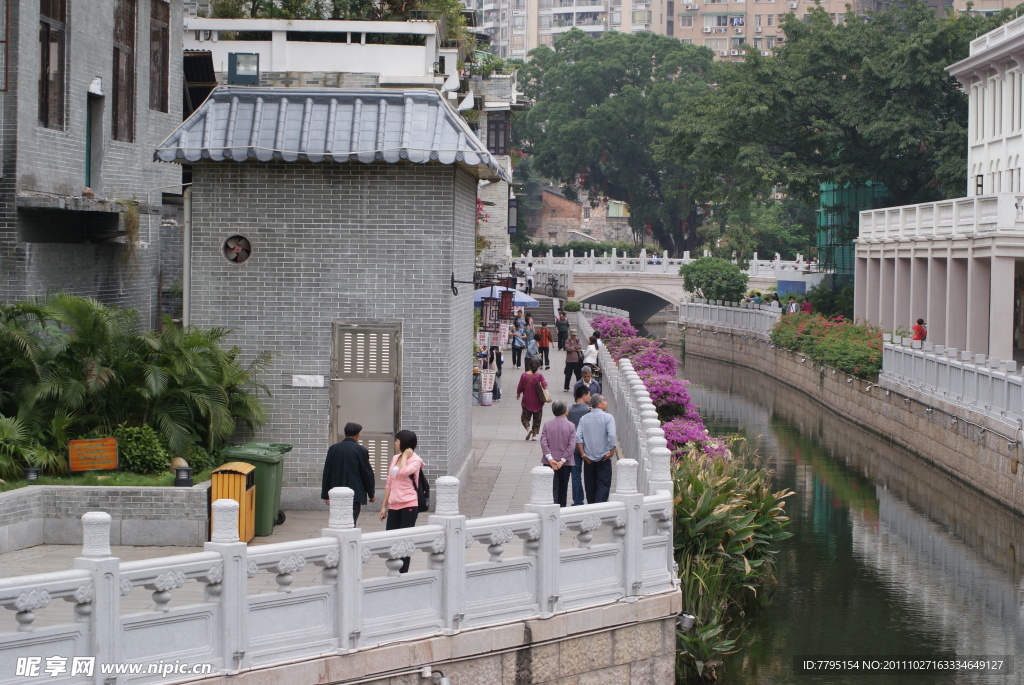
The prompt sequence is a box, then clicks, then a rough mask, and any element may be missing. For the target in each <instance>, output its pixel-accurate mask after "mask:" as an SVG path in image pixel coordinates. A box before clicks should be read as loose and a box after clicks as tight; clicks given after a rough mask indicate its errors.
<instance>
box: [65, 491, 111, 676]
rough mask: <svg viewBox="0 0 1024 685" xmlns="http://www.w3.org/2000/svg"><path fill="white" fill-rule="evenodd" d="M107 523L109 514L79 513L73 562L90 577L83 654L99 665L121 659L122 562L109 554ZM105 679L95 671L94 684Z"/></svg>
mask: <svg viewBox="0 0 1024 685" xmlns="http://www.w3.org/2000/svg"><path fill="white" fill-rule="evenodd" d="M110 521H111V519H110V514H108V513H106V512H103V511H90V512H88V513H86V514H82V556H80V557H78V558H76V559H75V560H74V567H75V568H77V569H82V570H85V571H89V573H91V574H92V598H91V602H88V603H91V604H92V611H91V612H90V613H87V614H84V618H85V620H87V621H88V623H89V632H88V636H89V644H88V645H87V646H86V649H85V650H83V652H84V653H86V654H89V655H90V656H95V657H96V660H97V661H98V662H99V663H101V664H111V663H116V662H119V661H120V660H121V659H120V656H121V579H120V566H121V561H120V560H119V559H118V558H117V557H114V556H112V555H111V553H110ZM84 598H85V597H83V599H84ZM82 604H87V602H83V603H82ZM77 613H78V612H76V614H77ZM79 616H82V614H79ZM106 678H107V676H106V675H104V674H102V673H101V672H100V669H98V668H97V669H95V673H94V675H93V682H94V683H96V685H103V683H104V682H105V681H106Z"/></svg>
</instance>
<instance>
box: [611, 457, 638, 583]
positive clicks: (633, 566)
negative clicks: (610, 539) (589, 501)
mask: <svg viewBox="0 0 1024 685" xmlns="http://www.w3.org/2000/svg"><path fill="white" fill-rule="evenodd" d="M639 467H640V465H639V464H638V463H637V462H636V461H635V460H633V459H620V460H619V462H618V463H617V464H616V465H615V470H616V474H615V477H616V486H615V494H614V495H612V496H611V497H610V498H609V499H611V500H613V501H616V502H622V503H623V504H624V505H625V506H626V521H625V525H624V526H622V530H621V531H620V529H619V528H616V529H614V531H613V533H614V534H615V536H616V537H618V536H619V535H620V534H621V536H622V540H623V547H625V549H624V550H623V552H624V553H623V555H622V556H623V559H622V562H623V569H622V570H623V578H622V580H623V585H624V586H625V588H626V596H636V595H641V594H643V587H644V582H643V577H644V565H643V557H644V528H643V526H644V496H643V495H642V494H640V492H639V491H638V490H637V476H638V473H639Z"/></svg>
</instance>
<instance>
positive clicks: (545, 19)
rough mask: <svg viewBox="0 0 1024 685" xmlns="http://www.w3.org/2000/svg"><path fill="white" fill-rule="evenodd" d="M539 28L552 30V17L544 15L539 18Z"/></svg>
mask: <svg viewBox="0 0 1024 685" xmlns="http://www.w3.org/2000/svg"><path fill="white" fill-rule="evenodd" d="M537 22H538V24H537V28H542V29H549V28H551V15H544V16H541V17H539V18H538V20H537Z"/></svg>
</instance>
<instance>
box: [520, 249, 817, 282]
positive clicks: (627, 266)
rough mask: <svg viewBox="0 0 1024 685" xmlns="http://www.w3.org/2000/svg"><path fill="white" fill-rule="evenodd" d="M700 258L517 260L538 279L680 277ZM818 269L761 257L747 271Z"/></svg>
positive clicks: (773, 274) (761, 274) (757, 274)
mask: <svg viewBox="0 0 1024 685" xmlns="http://www.w3.org/2000/svg"><path fill="white" fill-rule="evenodd" d="M703 256H704V257H707V256H709V253H707V252H705V253H704V255H703ZM699 258H700V257H690V253H689V252H684V253H683V256H682V258H678V257H672V258H670V257H669V256H668V251H667V250H666V251H664V252H661V253H658V252H651V253H648V252H647V250H641V251H640V256H639V257H623V256H622V255H619V254H618V253H617V251H616V249H615V248H612V252H611V254H610V255H609V254H607V253H605V254H603V255H601V256H598V255H597V254H595V252H594V251H593V250H591V251H590V254H584V255H575V254H574V253H573V251H572V250H570V251H569V254H568V255H566V256H564V257H555V256H554V255H552V254H551V253H550V252H548V254H547V255H534V254H533V252H532V251H530V252H528V253H527V254H525V255H519V257H518V258H516V260H515V261H516V263H520V262H533V268H534V269H536V271H537V274H538V276H540V275H541V274H555V275H562V276H564V275H566V274H570V273H613V272H623V271H626V272H630V271H632V272H637V273H660V274H677V273H679V267H680V266H683V265H684V264H689V263H690V262H692V261H694V260H695V259H699ZM816 270H817V267H816V266H815V265H812V264H810V263H809V262H806V261H804V260H803V259H802V258H801V259H797V260H796V261H782V260H778V261H776V260H774V259H759V258H758V256H757V254H755V255H754V257H753V258H752V259H751V260H749V261H748V262H747V268H746V269H744V273H746V274H747V275H748V276H750V277H751V278H780V279H781V280H785V272H789V273H790V274H794V273H811V272H813V271H816ZM543 282H544V281H543V279H539V280H538V281H537V283H543Z"/></svg>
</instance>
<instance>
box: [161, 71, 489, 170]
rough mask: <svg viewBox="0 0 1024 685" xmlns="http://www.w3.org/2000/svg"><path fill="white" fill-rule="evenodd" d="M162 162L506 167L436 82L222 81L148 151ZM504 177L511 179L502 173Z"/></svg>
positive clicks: (487, 168)
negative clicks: (277, 84) (356, 85)
mask: <svg viewBox="0 0 1024 685" xmlns="http://www.w3.org/2000/svg"><path fill="white" fill-rule="evenodd" d="M153 157H154V160H156V161H164V162H182V163H188V162H197V161H199V160H201V159H205V160H211V161H214V162H223V161H238V162H244V161H247V160H257V161H260V162H268V161H271V160H283V161H285V162H298V161H309V162H323V161H327V162H351V161H359V162H363V163H371V162H381V161H383V162H387V163H389V164H394V163H397V162H400V161H409V162H412V163H414V164H427V163H429V162H437V163H440V164H458V165H460V166H462V167H464V168H466V169H467V170H468V171H469V172H470V173H472V174H474V175H475V176H476V177H477V178H487V179H491V180H497V179H498V178H500V177H503V176H504V172H503V171H502V169H501V168H500V167H499V166H498V164H497V163H496V162H495V161H494V157H493V155H491V154H490V153H489V152H488V151H487V149H486V148H485V147H484V146H483V144H482V143H481V142H480V140H479V139H478V138H477V137H476V135H475V134H474V133H473V131H472V130H470V128H469V125H468V124H467V123H466V121H465V120H464V119H463V118H462V117H461V116H459V114H458V113H457V112H456V111H455V110H454V109H452V107H451V106H450V105H448V104H447V103H446V102H445V101H444V99H443V98H442V97H441V94H440V93H438V92H437V91H436V90H428V89H423V90H376V89H374V90H371V89H363V90H341V89H337V88H243V87H238V86H222V87H219V88H217V89H216V90H214V91H213V92H212V93H211V94H210V97H209V98H208V99H207V100H206V102H204V103H203V104H202V106H201V107H199V109H197V110H196V111H195V113H194V114H193V115H192V116H190V117H189V118H188V119H187V120H185V121H184V122H183V123H182V124H181V125H180V126H178V128H176V129H175V130H174V132H173V133H172V134H171V135H170V136H168V137H167V139H166V140H165V141H164V142H163V143H161V144H160V147H158V148H157V149H156V152H155V153H154V155H153ZM506 180H508V179H506Z"/></svg>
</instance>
